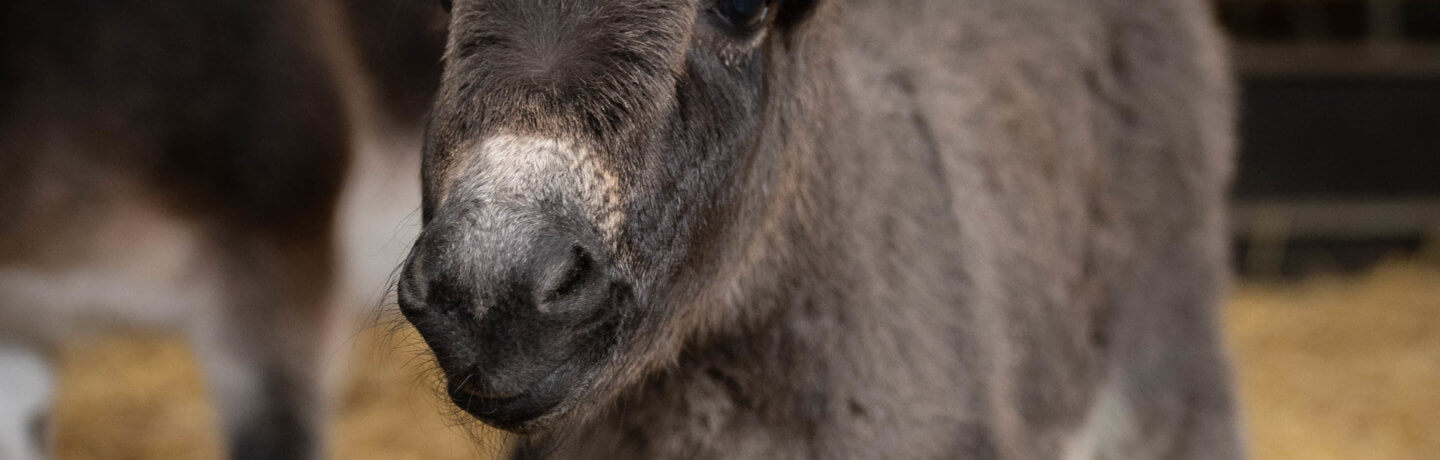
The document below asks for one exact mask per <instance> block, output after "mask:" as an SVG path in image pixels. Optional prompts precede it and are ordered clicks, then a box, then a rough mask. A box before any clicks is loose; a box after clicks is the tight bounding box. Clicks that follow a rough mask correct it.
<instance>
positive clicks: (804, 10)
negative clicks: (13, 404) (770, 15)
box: [775, 0, 828, 28]
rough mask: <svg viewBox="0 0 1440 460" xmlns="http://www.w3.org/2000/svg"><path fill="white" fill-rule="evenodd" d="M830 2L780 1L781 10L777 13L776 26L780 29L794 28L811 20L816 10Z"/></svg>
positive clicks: (808, 0)
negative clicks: (822, 4) (820, 5)
mask: <svg viewBox="0 0 1440 460" xmlns="http://www.w3.org/2000/svg"><path fill="white" fill-rule="evenodd" d="M826 1H828V0H779V1H778V2H777V3H778V4H779V7H780V10H779V11H777V12H776V15H775V24H776V25H778V26H780V27H786V28H789V27H793V26H795V25H798V24H800V23H802V22H805V20H807V19H810V16H811V15H812V13H814V12H815V8H816V7H817V6H819V4H821V3H824V2H826Z"/></svg>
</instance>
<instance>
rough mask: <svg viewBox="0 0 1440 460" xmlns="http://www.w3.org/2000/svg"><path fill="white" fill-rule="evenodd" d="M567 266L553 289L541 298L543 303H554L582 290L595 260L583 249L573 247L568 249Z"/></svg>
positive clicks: (593, 267)
mask: <svg viewBox="0 0 1440 460" xmlns="http://www.w3.org/2000/svg"><path fill="white" fill-rule="evenodd" d="M567 265H568V266H567V267H566V268H564V271H563V272H562V274H561V275H560V279H559V280H558V281H556V282H555V283H554V285H553V286H554V287H552V288H550V289H549V290H547V291H546V292H545V294H544V297H542V301H543V302H545V303H551V302H555V301H557V300H560V299H562V298H565V297H568V296H570V295H571V294H574V293H575V292H577V291H579V290H580V289H582V288H583V287H584V285H585V282H586V281H589V280H590V278H591V275H592V273H593V272H594V271H595V260H594V259H593V258H591V257H590V253H589V252H587V251H585V248H582V247H580V246H574V247H572V248H570V257H569V262H568V264H567Z"/></svg>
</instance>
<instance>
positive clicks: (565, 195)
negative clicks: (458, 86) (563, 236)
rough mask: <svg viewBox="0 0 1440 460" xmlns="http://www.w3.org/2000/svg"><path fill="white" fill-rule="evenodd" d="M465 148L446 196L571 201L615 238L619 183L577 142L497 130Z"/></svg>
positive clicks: (620, 208)
mask: <svg viewBox="0 0 1440 460" xmlns="http://www.w3.org/2000/svg"><path fill="white" fill-rule="evenodd" d="M467 150H469V151H468V152H466V153H464V154H463V155H465V157H466V159H465V160H462V164H463V165H465V166H463V167H462V168H460V169H459V172H460V176H459V177H455V178H453V179H454V180H455V183H456V184H457V186H456V187H457V188H456V189H454V190H451V191H450V193H449V194H450V195H451V196H450V197H447V198H454V197H474V198H479V199H483V200H486V201H493V202H498V203H507V204H514V205H521V206H525V205H533V204H534V203H535V202H537V201H539V200H542V199H559V200H562V201H564V202H566V203H567V204H570V205H574V206H576V207H577V208H578V209H580V210H581V212H584V213H585V217H586V218H588V219H589V220H590V222H591V223H592V224H593V225H595V226H596V228H597V229H598V230H599V231H600V233H601V235H603V236H604V237H605V239H607V240H609V241H614V237H615V236H616V232H617V231H618V230H619V227H620V223H621V221H622V219H623V210H624V207H623V202H622V200H621V192H620V186H619V182H618V180H617V179H616V176H615V174H614V173H612V172H611V171H609V170H607V169H606V168H605V167H604V165H603V164H601V162H600V161H599V159H598V158H597V157H596V155H595V152H594V151H593V150H591V149H590V148H588V147H585V146H583V145H580V144H578V143H576V142H572V141H565V140H559V139H553V138H541V137H531V136H515V135H508V134H500V135H496V136H492V137H490V138H488V139H485V140H484V141H483V142H481V143H480V145H479V146H478V147H473V148H470V149H467Z"/></svg>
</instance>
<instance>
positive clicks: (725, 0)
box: [715, 0, 771, 31]
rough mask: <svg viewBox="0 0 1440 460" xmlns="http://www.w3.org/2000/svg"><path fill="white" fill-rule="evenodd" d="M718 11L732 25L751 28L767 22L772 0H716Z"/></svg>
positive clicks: (742, 28)
mask: <svg viewBox="0 0 1440 460" xmlns="http://www.w3.org/2000/svg"><path fill="white" fill-rule="evenodd" d="M716 1H717V3H718V5H716V7H715V11H716V13H719V14H720V17H722V18H724V19H725V22H727V23H729V24H730V26H731V27H734V28H736V29H739V30H746V31H748V30H751V29H754V28H755V27H758V26H759V25H760V24H761V23H763V22H765V16H766V15H767V14H769V13H770V2H771V0H716Z"/></svg>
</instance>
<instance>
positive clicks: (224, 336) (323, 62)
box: [0, 0, 443, 459]
mask: <svg viewBox="0 0 1440 460" xmlns="http://www.w3.org/2000/svg"><path fill="white" fill-rule="evenodd" d="M398 6H401V5H400V4H398V3H397V2H389V1H363V0H362V1H352V2H347V3H345V4H338V3H332V2H310V1H301V0H206V1H166V2H153V1H142V0H107V1H100V0H15V1H10V2H5V3H4V4H3V5H0V458H5V459H29V458H43V457H45V456H46V451H47V450H48V444H49V442H50V440H49V438H50V437H51V435H50V434H49V431H50V430H49V429H48V428H47V427H46V425H47V423H48V421H47V420H48V418H47V411H48V405H49V399H50V396H51V392H52V389H51V387H52V385H53V383H54V382H53V377H52V375H51V370H50V365H49V363H48V359H49V357H50V355H51V354H52V352H53V350H54V347H55V346H56V345H57V344H59V343H60V342H62V341H65V340H71V339H73V338H75V337H77V336H79V335H83V334H91V333H96V332H103V331H108V330H114V329H117V328H143V329H169V330H179V331H183V332H184V333H185V334H186V335H187V337H188V338H189V339H190V341H191V342H192V343H193V345H194V347H195V349H196V353H197V356H198V357H199V359H200V361H201V363H200V365H201V368H202V369H203V370H204V372H205V375H206V378H207V381H208V384H209V386H210V388H211V393H212V394H213V395H214V396H215V403H216V404H217V406H218V409H219V413H220V414H221V417H222V420H221V424H222V426H223V427H224V428H225V430H226V431H227V432H228V438H229V442H230V446H229V449H230V452H231V456H232V457H235V458H264V459H276V458H310V457H316V456H321V455H322V453H323V452H322V451H323V450H324V444H325V443H324V440H323V433H324V430H323V422H324V419H325V414H326V411H327V405H328V404H327V402H328V398H327V397H326V394H327V386H329V385H328V383H327V382H328V380H330V376H332V375H335V371H336V370H337V369H336V368H337V366H335V364H336V363H339V362H343V358H344V356H345V355H344V354H343V353H339V351H340V350H342V349H343V347H341V346H340V344H339V340H337V339H341V338H344V337H346V336H347V334H346V333H345V332H344V329H345V325H346V324H347V321H346V320H347V319H348V318H351V317H354V316H355V315H354V313H356V312H357V311H359V310H360V309H356V308H350V307H351V306H359V307H362V308H363V307H364V306H366V305H373V304H375V303H376V302H377V301H379V299H380V297H381V294H382V293H383V288H382V287H381V286H383V285H384V282H383V280H384V279H385V277H386V276H387V275H388V273H389V271H390V269H391V268H393V267H394V266H395V264H396V263H397V261H398V260H399V259H400V257H401V255H402V254H403V251H404V250H405V248H404V247H401V245H402V243H403V242H408V241H409V240H410V239H411V237H410V236H408V235H405V234H404V233H406V232H412V233H413V229H410V228H408V227H406V226H403V225H400V222H401V221H402V220H404V218H405V216H406V215H407V214H409V213H410V212H412V211H413V210H414V209H415V208H416V205H417V204H418V190H419V187H418V183H417V176H418V172H417V171H416V168H417V167H418V161H417V160H416V157H415V152H413V151H412V150H415V149H412V148H411V147H410V146H412V145H416V144H418V141H417V140H416V139H417V138H418V126H417V125H418V123H417V122H416V120H419V119H420V116H419V113H420V112H421V111H422V110H424V107H425V106H426V105H427V103H428V100H429V98H430V93H431V91H432V88H433V86H434V84H435V83H434V82H436V81H438V70H439V51H440V49H439V47H440V40H442V39H443V31H441V28H442V27H443V24H442V23H441V22H439V21H443V13H441V11H440V8H439V7H438V6H436V5H434V4H433V3H430V2H414V5H412V6H407V7H405V8H399V7H398ZM353 31H361V32H363V35H360V34H356V35H354V36H352V35H351V34H352V32H353ZM369 69H385V70H384V71H376V72H370V71H369Z"/></svg>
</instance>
